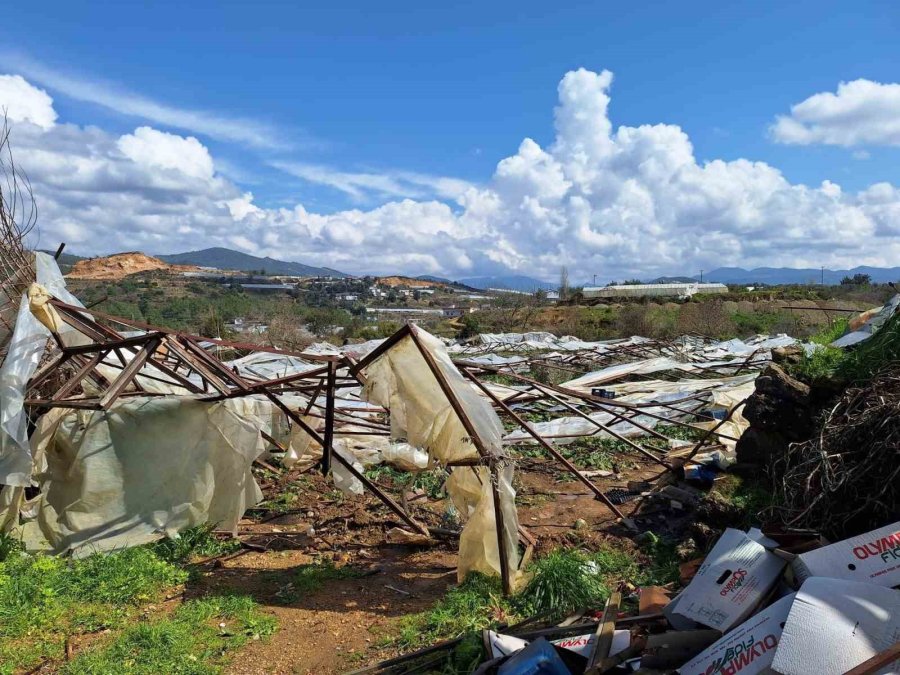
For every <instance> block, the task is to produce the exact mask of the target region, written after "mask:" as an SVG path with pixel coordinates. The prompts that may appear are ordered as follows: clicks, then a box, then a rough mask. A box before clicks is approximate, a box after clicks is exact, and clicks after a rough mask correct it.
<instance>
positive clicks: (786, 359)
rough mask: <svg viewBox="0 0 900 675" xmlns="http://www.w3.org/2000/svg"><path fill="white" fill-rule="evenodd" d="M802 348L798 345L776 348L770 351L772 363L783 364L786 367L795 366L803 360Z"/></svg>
mask: <svg viewBox="0 0 900 675" xmlns="http://www.w3.org/2000/svg"><path fill="white" fill-rule="evenodd" d="M805 353H806V352H804V351H803V347H801V346H800V345H787V346H786V347H776V348H775V349H773V350H772V361H774V362H775V363H784V364H787V365H796V364H798V363H800V362H801V361H802V360H803V355H804V354H805Z"/></svg>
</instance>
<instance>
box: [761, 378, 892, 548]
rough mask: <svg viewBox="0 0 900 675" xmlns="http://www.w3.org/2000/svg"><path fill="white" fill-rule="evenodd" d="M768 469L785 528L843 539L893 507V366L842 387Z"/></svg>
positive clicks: (871, 524)
mask: <svg viewBox="0 0 900 675" xmlns="http://www.w3.org/2000/svg"><path fill="white" fill-rule="evenodd" d="M773 475H775V476H778V479H777V480H778V483H779V485H778V488H777V489H778V490H779V491H780V493H781V497H782V499H781V502H782V504H783V505H784V511H783V512H782V514H781V516H782V518H783V519H784V521H785V523H786V524H789V525H790V526H792V527H808V528H811V529H815V530H818V531H821V532H823V533H824V534H826V535H827V536H830V537H844V536H848V535H852V534H858V533H859V532H865V531H867V530H870V529H872V528H874V527H876V526H878V525H880V524H882V523H885V522H889V521H890V520H891V519H893V518H894V517H895V516H896V515H897V513H900V366H893V367H891V368H889V369H887V370H885V371H882V373H881V374H880V375H877V376H876V377H875V378H873V379H872V380H871V381H870V382H868V383H866V384H865V385H864V386H861V387H853V388H850V389H848V390H847V391H846V392H844V394H843V395H842V396H841V397H840V399H839V400H838V401H837V403H836V404H835V405H834V406H833V407H832V408H831V409H830V410H828V411H827V412H826V413H825V415H824V417H823V420H822V423H821V427H820V430H819V433H818V435H816V436H814V437H813V438H812V439H811V440H809V441H806V442H804V443H799V444H794V445H792V446H791V448H790V450H789V451H788V453H787V454H786V455H784V456H783V458H782V459H781V460H779V461H778V462H777V464H776V466H775V471H774V472H773Z"/></svg>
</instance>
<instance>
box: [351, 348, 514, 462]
mask: <svg viewBox="0 0 900 675" xmlns="http://www.w3.org/2000/svg"><path fill="white" fill-rule="evenodd" d="M418 335H419V337H420V339H421V341H422V343H423V345H424V346H425V348H426V349H428V351H429V352H430V353H431V354H432V355H433V356H434V359H435V362H436V363H437V367H438V368H439V369H440V371H441V373H442V374H443V375H444V377H445V379H446V380H447V381H448V383H449V384H450V387H451V388H452V389H453V392H454V393H455V394H456V397H457V398H458V399H459V401H460V403H461V404H462V406H463V408H464V409H465V410H466V412H467V413H468V416H469V419H470V420H471V421H472V424H473V426H474V427H475V430H476V432H477V433H478V436H479V438H480V439H481V440H482V442H483V443H484V444H485V446H486V448H487V449H488V452H490V453H491V454H497V453H499V452H500V451H501V437H502V433H503V427H502V425H501V423H500V419H499V418H498V417H497V415H496V413H495V412H494V411H493V409H492V408H491V405H490V403H488V401H487V400H485V399H484V398H483V397H481V396H479V395H478V394H477V393H476V392H475V391H474V390H473V389H472V387H471V386H469V383H468V381H467V380H465V379H464V378H463V376H462V375H461V374H460V372H459V371H458V370H457V369H456V366H454V365H453V361H452V360H451V359H450V356H449V355H448V354H447V349H446V347H445V346H444V344H443V343H442V342H441V341H440V340H438V339H437V338H435V337H434V336H432V335H429V334H428V333H426V332H425V331H423V330H419V331H418ZM365 376H366V387H365V396H366V398H367V400H369V401H372V402H374V403H377V404H378V405H381V406H383V407H385V408H387V409H389V410H390V411H391V435H392V437H393V438H397V439H402V438H405V439H406V440H407V441H408V442H409V443H410V444H411V445H414V446H416V447H419V448H424V449H425V450H427V451H428V453H429V455H430V456H431V457H433V458H435V459H437V460H438V461H440V462H442V463H448V462H452V461H456V460H460V459H467V458H470V457H476V456H477V455H478V453H477V451H476V450H475V446H474V445H472V442H471V440H469V438H468V433H467V432H466V430H465V427H463V424H462V422H461V421H460V419H459V418H458V417H457V416H456V413H455V412H454V411H453V408H452V407H451V405H450V402H449V401H448V400H447V397H446V396H445V395H444V392H443V390H442V389H441V387H440V385H439V384H438V382H437V380H436V379H435V377H434V375H433V374H432V373H431V371H430V369H429V368H428V364H427V363H426V361H425V359H424V357H423V356H422V354H421V353H420V352H419V350H418V348H417V347H416V344H415V343H414V342H413V340H412V338H410V337H405V338H403V339H402V340H400V341H399V342H398V343H397V344H395V345H394V346H393V347H391V349H389V350H388V351H387V352H385V353H384V354H383V355H381V356H380V357H379V358H378V359H376V360H375V361H374V362H373V363H371V364H369V365H368V366H367V367H366V369H365Z"/></svg>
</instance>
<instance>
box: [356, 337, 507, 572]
mask: <svg viewBox="0 0 900 675" xmlns="http://www.w3.org/2000/svg"><path fill="white" fill-rule="evenodd" d="M413 330H416V332H417V333H416V334H417V336H418V337H419V339H420V341H421V343H422V345H423V346H424V348H425V349H427V350H428V352H429V353H430V354H431V355H432V356H433V357H434V361H435V363H436V364H437V368H438V369H439V370H440V372H441V374H442V375H443V377H444V379H445V380H446V381H447V382H448V383H449V385H450V388H451V389H452V390H453V393H454V394H455V395H456V397H457V399H458V400H459V402H460V404H461V405H462V407H463V409H464V410H465V412H466V413H467V415H468V417H469V419H470V421H471V422H472V426H473V427H474V429H475V432H476V433H477V434H478V437H479V438H480V439H481V441H482V443H483V444H484V446H485V449H486V450H487V452H488V454H490V455H500V454H501V453H502V434H503V426H502V424H501V422H500V418H499V417H497V414H496V413H495V412H494V409H493V408H492V407H491V404H490V403H489V402H488V401H487V399H485V398H483V397H482V396H480V395H479V394H478V393H477V392H476V391H475V389H473V388H472V387H471V386H470V385H469V382H468V380H466V379H465V378H464V377H463V376H462V374H461V373H460V372H459V371H458V370H457V369H456V366H455V365H454V364H453V361H452V360H451V359H450V356H449V355H448V353H447V348H446V347H445V346H444V344H443V343H442V342H441V341H440V340H438V339H437V338H435V337H434V336H432V335H429V334H428V333H426V332H425V331H423V330H421V329H416V328H414V329H413ZM364 374H365V376H366V387H365V396H366V398H367V400H369V401H372V402H374V403H377V404H378V405H381V406H383V407H385V408H387V409H388V410H390V413H391V436H392V437H393V438H397V439H406V440H407V441H408V442H409V443H410V444H411V445H414V446H418V447H420V448H424V449H425V450H427V452H428V453H429V456H430V457H431V458H432V459H436V460H438V461H440V462H441V463H444V464H446V463H450V462H453V461H457V460H460V459H467V458H471V457H477V456H478V452H477V450H476V449H475V446H474V445H473V444H472V441H471V439H470V438H469V437H468V433H467V432H466V429H465V427H464V426H463V424H462V421H461V420H460V419H459V417H458V416H457V415H456V412H455V411H454V410H453V407H452V406H451V405H450V402H449V401H448V399H447V396H446V395H445V393H444V391H443V389H442V388H441V386H440V384H439V383H438V380H437V378H436V377H435V376H434V374H433V373H432V372H431V370H430V369H429V367H428V363H427V362H426V361H425V358H424V357H423V356H422V354H421V352H419V350H418V347H417V346H416V344H415V342H414V341H413V340H412V338H411V337H409V336H407V337H404V338H403V339H401V340H400V341H399V342H397V343H396V344H395V345H393V346H392V347H391V348H390V349H389V350H388V351H386V352H385V353H384V354H382V355H381V356H379V357H378V358H377V359H376V360H375V361H373V362H372V363H371V364H369V365H368V366H367V367H366V368H365V372H364ZM513 471H514V468H513V465H512V464H511V463H510V464H504V465H502V466H500V467H498V471H497V475H498V490H499V497H500V508H501V509H502V510H503V516H504V532H503V535H502V538H503V542H504V546H505V548H506V551H507V554H508V555H507V558H508V561H509V573H510V578H511V579H515V578H516V571H517V569H518V563H519V550H518V528H519V525H518V523H519V521H518V515H517V513H516V504H515V497H516V494H515V490H513V488H512V476H513ZM490 476H491V474H490V470H489V469H488V468H487V467H477V468H473V467H457V468H454V469H453V470H452V471H451V473H450V478H449V479H448V481H447V492H448V493H449V495H450V498H451V500H452V501H453V503H454V506H456V508H457V510H458V511H459V513H460V516H461V518H462V519H463V521H464V522H465V526H464V527H463V531H462V534H461V535H460V542H459V568H458V569H459V571H458V575H459V579H460V580H462V579H464V578H465V577H466V575H467V574H468V573H469V572H476V571H477V572H483V573H485V574H492V575H499V574H500V570H501V566H500V550H499V546H498V541H497V526H496V520H495V513H494V499H493V494H492V491H491V485H490Z"/></svg>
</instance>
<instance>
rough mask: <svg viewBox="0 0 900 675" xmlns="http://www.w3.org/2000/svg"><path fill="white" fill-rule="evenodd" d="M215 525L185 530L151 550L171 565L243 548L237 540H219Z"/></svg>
mask: <svg viewBox="0 0 900 675" xmlns="http://www.w3.org/2000/svg"><path fill="white" fill-rule="evenodd" d="M215 529H216V526H215V525H212V524H206V525H198V526H196V527H190V528H188V529H186V530H183V531H182V532H180V533H179V534H178V536H177V537H174V538H166V539H161V540H160V541H158V542H156V543H155V544H151V545H150V548H151V549H152V550H153V552H154V553H156V555H157V556H159V557H160V558H162V559H163V560H165V561H167V562H171V563H183V562H187V561H188V560H189V559H190V558H191V557H192V556H200V557H204V558H209V557H211V556H218V555H225V554H226V553H233V552H234V551H236V550H238V549H239V548H240V547H241V543H240V542H239V541H238V540H237V539H219V538H218V537H216V536H215V535H214V534H213V530H215Z"/></svg>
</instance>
